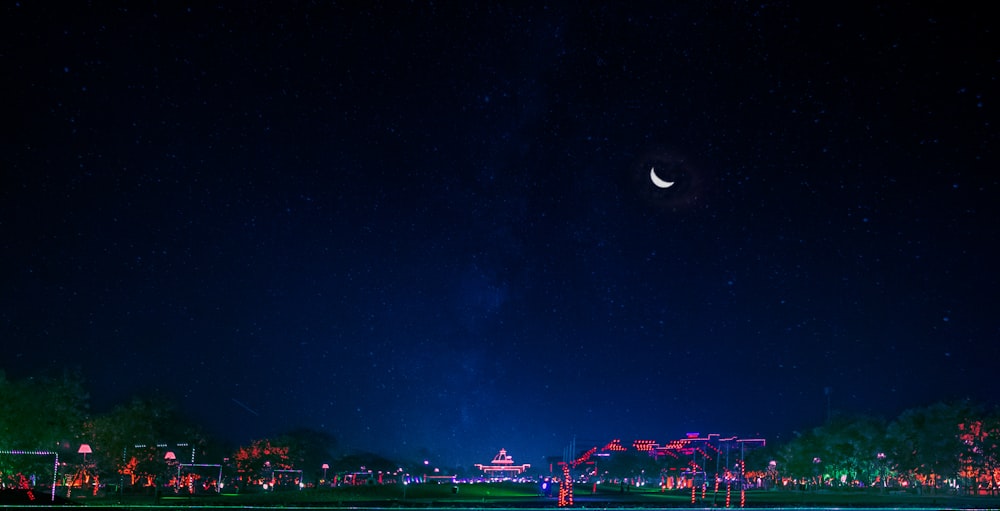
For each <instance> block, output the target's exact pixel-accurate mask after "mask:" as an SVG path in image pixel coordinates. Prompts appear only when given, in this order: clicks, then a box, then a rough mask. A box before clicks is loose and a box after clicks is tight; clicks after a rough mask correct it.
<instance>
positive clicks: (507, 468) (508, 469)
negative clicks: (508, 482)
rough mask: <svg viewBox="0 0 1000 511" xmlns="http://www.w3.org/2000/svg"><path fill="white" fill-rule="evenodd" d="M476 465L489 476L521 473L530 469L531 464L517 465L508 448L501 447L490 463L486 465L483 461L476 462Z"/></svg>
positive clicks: (506, 475)
mask: <svg viewBox="0 0 1000 511" xmlns="http://www.w3.org/2000/svg"><path fill="white" fill-rule="evenodd" d="M476 467H477V468H478V469H479V470H482V471H483V474H485V475H487V476H489V477H512V476H517V475H521V473H522V472H524V471H525V470H528V468H529V467H531V465H529V464H527V463H525V464H523V465H515V464H514V458H512V457H510V456H508V455H507V450H506V449H500V452H499V453H497V455H496V456H494V457H493V461H492V462H490V464H489V465H484V464H482V463H476Z"/></svg>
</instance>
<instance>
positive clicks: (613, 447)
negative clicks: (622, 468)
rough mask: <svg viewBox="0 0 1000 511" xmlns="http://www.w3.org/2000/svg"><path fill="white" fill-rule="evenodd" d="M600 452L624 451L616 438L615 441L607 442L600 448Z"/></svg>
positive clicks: (620, 442)
mask: <svg viewBox="0 0 1000 511" xmlns="http://www.w3.org/2000/svg"><path fill="white" fill-rule="evenodd" d="M601 450H602V451H611V452H622V451H625V450H626V449H625V447H624V446H623V445H622V441H621V440H620V439H617V438H616V439H614V440H612V441H610V442H608V444H607V445H605V446H604V447H603V448H601Z"/></svg>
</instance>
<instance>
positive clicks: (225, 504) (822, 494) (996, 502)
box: [73, 483, 1000, 509]
mask: <svg viewBox="0 0 1000 511" xmlns="http://www.w3.org/2000/svg"><path fill="white" fill-rule="evenodd" d="M553 490H554V491H553V496H551V497H546V496H544V495H542V494H541V492H540V488H539V487H538V486H537V485H535V484H514V483H499V484H485V483H481V484H458V485H451V484H413V485H408V486H405V487H404V486H402V485H384V486H381V485H371V486H356V487H338V488H311V489H305V490H301V491H297V490H283V491H276V492H267V493H264V492H259V491H258V492H244V493H241V494H222V495H216V494H209V495H203V496H183V495H179V496H178V495H174V494H166V495H162V496H161V497H160V498H159V499H155V498H154V497H153V496H152V495H134V496H126V497H125V499H124V500H121V499H119V498H118V497H117V496H98V497H91V496H81V497H79V498H74V499H73V501H74V503H76V504H79V505H82V506H86V507H88V508H119V509H120V508H130V509H135V508H141V507H157V508H164V507H179V508H183V507H198V508H201V509H206V508H251V507H253V508H296V507H298V508H311V509H336V508H354V509H356V508H408V507H413V508H423V509H428V508H478V509H482V508H520V509H531V508H535V509H538V508H550V509H551V508H555V507H557V500H556V497H555V495H556V494H557V490H558V489H557V488H554V489H553ZM574 490H575V491H574V501H575V502H574V504H575V505H574V507H576V508H588V509H595V508H596V509H608V508H613V509H626V508H647V509H655V508H660V509H662V508H725V504H726V493H725V490H724V489H720V491H719V492H718V493H717V494H716V493H714V492H712V491H708V492H706V493H705V498H704V499H702V498H701V492H697V493H696V494H695V497H696V499H695V503H694V504H692V503H691V493H690V492H689V491H668V492H660V491H659V490H658V489H656V488H652V489H648V490H644V489H635V488H632V489H630V490H629V491H627V492H626V491H622V489H621V488H620V487H618V486H613V485H604V486H599V487H598V488H597V491H596V492H594V491H593V490H594V488H593V487H592V486H584V485H577V486H576V487H575V488H574ZM730 499H731V500H730V507H733V508H738V507H739V504H740V494H739V492H738V491H733V492H732V493H731V495H730ZM746 507H748V508H800V509H801V508H826V509H830V508H850V509H860V508H883V509H884V508H907V509H918V508H922V509H1000V497H963V496H955V495H916V494H904V493H880V492H878V491H874V490H873V491H751V492H747V494H746Z"/></svg>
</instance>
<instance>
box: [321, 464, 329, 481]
mask: <svg viewBox="0 0 1000 511" xmlns="http://www.w3.org/2000/svg"><path fill="white" fill-rule="evenodd" d="M320 468H322V469H323V482H324V483H326V471H327V470H330V464H329V463H324V464H323V466H322V467H320Z"/></svg>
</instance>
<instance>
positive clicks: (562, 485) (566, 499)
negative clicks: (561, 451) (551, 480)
mask: <svg viewBox="0 0 1000 511" xmlns="http://www.w3.org/2000/svg"><path fill="white" fill-rule="evenodd" d="M559 464H560V465H562V473H563V476H562V479H560V480H559V507H570V506H572V505H573V478H572V477H570V474H569V465H570V464H569V463H559Z"/></svg>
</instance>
